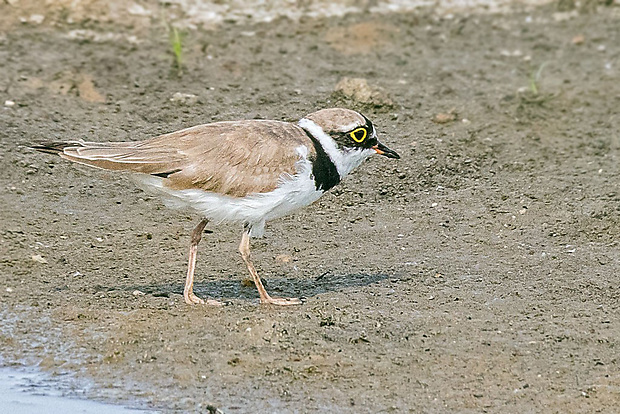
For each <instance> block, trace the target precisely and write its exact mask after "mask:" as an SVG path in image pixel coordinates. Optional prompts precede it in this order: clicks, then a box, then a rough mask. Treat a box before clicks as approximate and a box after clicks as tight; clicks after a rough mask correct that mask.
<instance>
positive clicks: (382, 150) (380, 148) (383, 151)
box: [372, 142, 400, 159]
mask: <svg viewBox="0 0 620 414" xmlns="http://www.w3.org/2000/svg"><path fill="white" fill-rule="evenodd" d="M372 149H374V150H375V151H377V154H379V155H385V156H386V157H388V158H396V159H399V158H400V155H398V153H397V152H396V151H392V150H391V149H389V148H388V147H386V146H385V145H383V144H382V143H380V142H379V143H377V145H373V146H372Z"/></svg>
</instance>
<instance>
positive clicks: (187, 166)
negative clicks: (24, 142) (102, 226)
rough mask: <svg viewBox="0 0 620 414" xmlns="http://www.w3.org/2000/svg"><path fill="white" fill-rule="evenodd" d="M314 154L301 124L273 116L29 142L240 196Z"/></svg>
mask: <svg viewBox="0 0 620 414" xmlns="http://www.w3.org/2000/svg"><path fill="white" fill-rule="evenodd" d="M303 147H305V150H301V151H302V153H303V152H304V151H307V154H308V156H310V157H312V156H313V155H314V147H313V145H312V142H311V141H310V139H309V138H308V137H307V136H306V134H305V133H304V132H303V130H302V129H301V128H299V127H297V126H296V125H293V124H290V123H286V122H278V121H258V120H251V121H238V122H217V123H213V124H207V125H199V126H196V127H192V128H188V129H184V130H181V131H177V132H173V133H170V134H166V135H161V136H158V137H155V138H151V139H148V140H145V141H135V142H101V143H98V142H86V141H69V142H63V143H45V144H42V145H38V146H35V147H33V148H35V149H37V150H39V151H43V152H48V153H57V154H59V155H60V156H61V157H62V158H65V159H67V160H70V161H74V162H77V163H80V164H85V165H90V166H93V167H97V168H102V169H106V170H113V171H131V172H136V173H143V174H150V175H153V176H158V177H161V178H162V179H163V184H164V185H165V186H166V187H169V188H171V189H175V190H184V189H200V190H203V191H212V192H217V193H220V194H226V195H229V196H233V197H243V196H246V195H248V194H250V193H264V192H268V191H272V190H274V189H275V188H276V186H277V184H278V180H279V179H281V178H282V177H283V176H284V177H286V176H292V175H295V174H296V172H297V168H296V163H297V162H298V161H299V160H300V152H299V151H300V149H301V148H303Z"/></svg>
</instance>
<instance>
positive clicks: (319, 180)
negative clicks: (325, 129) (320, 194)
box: [304, 129, 340, 191]
mask: <svg viewBox="0 0 620 414" xmlns="http://www.w3.org/2000/svg"><path fill="white" fill-rule="evenodd" d="M304 132H305V133H306V135H307V136H308V138H310V140H312V144H313V145H314V150H315V151H316V159H315V160H314V162H313V163H312V175H313V176H314V185H315V186H316V189H317V190H323V191H327V190H329V189H330V188H332V187H334V186H335V185H336V184H338V183H339V182H340V174H338V169H337V168H336V165H335V164H334V162H333V161H332V160H331V158H329V155H327V153H326V152H325V149H324V148H323V146H322V145H321V143H320V142H319V140H318V139H316V138H315V137H314V135H312V134H311V133H310V132H308V131H306V130H305V129H304Z"/></svg>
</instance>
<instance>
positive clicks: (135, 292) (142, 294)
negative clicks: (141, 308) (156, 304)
mask: <svg viewBox="0 0 620 414" xmlns="http://www.w3.org/2000/svg"><path fill="white" fill-rule="evenodd" d="M131 294H132V295H134V296H144V295H145V293H144V292H141V291H139V290H134V291H133V292H131Z"/></svg>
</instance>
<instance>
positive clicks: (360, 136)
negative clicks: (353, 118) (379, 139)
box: [349, 128, 368, 144]
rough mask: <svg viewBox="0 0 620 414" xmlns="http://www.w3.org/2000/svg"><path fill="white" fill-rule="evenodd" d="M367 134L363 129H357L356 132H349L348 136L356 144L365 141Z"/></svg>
mask: <svg viewBox="0 0 620 414" xmlns="http://www.w3.org/2000/svg"><path fill="white" fill-rule="evenodd" d="M367 134H368V132H366V130H365V129H364V128H357V129H356V130H354V131H351V132H349V135H350V136H351V138H353V141H355V142H357V143H358V144H359V143H361V142H363V141H364V140H365V139H366V135H367Z"/></svg>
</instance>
